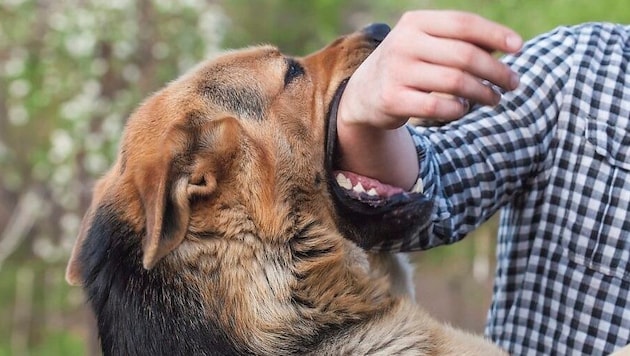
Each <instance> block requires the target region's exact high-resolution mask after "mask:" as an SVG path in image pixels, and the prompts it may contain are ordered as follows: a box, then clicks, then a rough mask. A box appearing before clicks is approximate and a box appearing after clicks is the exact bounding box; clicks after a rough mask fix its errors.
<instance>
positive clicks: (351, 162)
mask: <svg viewBox="0 0 630 356" xmlns="http://www.w3.org/2000/svg"><path fill="white" fill-rule="evenodd" d="M337 135H338V138H339V154H340V157H339V167H338V168H340V169H342V170H350V171H353V172H360V173H361V174H362V175H365V176H368V177H371V178H374V179H377V180H379V181H381V182H382V183H385V184H389V185H392V186H395V187H400V188H403V189H405V190H410V189H411V188H412V187H413V185H414V184H415V182H416V180H417V178H418V154H417V152H416V147H415V145H414V143H413V140H412V138H411V135H410V133H409V131H408V130H407V128H406V127H404V126H403V127H399V128H396V129H391V130H382V129H376V128H374V127H370V126H362V125H347V124H344V123H343V122H340V123H338V125H337Z"/></svg>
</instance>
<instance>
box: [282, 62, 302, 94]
mask: <svg viewBox="0 0 630 356" xmlns="http://www.w3.org/2000/svg"><path fill="white" fill-rule="evenodd" d="M301 75H304V67H302V65H301V64H300V63H298V61H296V60H295V59H293V58H287V71H286V73H285V74H284V86H285V87H286V86H287V85H289V83H291V82H292V81H293V80H294V79H295V78H297V77H299V76H301Z"/></svg>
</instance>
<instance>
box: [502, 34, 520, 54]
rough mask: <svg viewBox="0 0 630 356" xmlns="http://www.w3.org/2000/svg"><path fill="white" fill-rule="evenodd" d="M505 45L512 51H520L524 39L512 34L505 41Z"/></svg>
mask: <svg viewBox="0 0 630 356" xmlns="http://www.w3.org/2000/svg"><path fill="white" fill-rule="evenodd" d="M505 44H506V45H507V46H508V48H509V49H510V50H512V51H518V50H519V49H520V48H521V46H522V45H523V39H522V38H521V36H519V35H516V34H511V35H508V36H507V38H506V39H505Z"/></svg>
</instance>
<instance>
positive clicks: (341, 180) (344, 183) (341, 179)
mask: <svg viewBox="0 0 630 356" xmlns="http://www.w3.org/2000/svg"><path fill="white" fill-rule="evenodd" d="M335 179H336V180H337V184H339V186H340V187H342V188H343V189H347V190H350V189H352V182H350V179H348V178H346V176H344V175H343V174H341V173H337V177H335Z"/></svg>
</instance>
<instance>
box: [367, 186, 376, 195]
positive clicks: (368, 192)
mask: <svg viewBox="0 0 630 356" xmlns="http://www.w3.org/2000/svg"><path fill="white" fill-rule="evenodd" d="M367 194H368V195H369V196H371V197H376V196H378V192H376V189H374V188H372V189H370V190H368V191H367Z"/></svg>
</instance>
